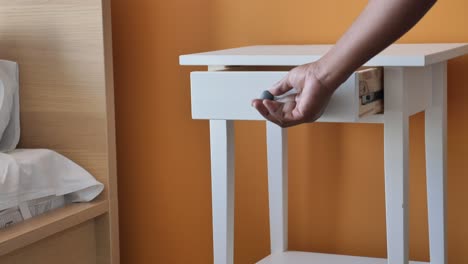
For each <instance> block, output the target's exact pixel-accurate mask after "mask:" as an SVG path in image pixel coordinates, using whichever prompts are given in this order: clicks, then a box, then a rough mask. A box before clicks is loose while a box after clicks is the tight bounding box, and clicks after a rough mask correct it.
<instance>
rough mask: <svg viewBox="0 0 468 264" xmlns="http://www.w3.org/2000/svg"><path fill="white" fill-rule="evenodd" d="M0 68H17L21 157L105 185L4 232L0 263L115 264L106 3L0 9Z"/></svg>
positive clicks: (55, 0) (42, 1)
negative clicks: (67, 165)
mask: <svg viewBox="0 0 468 264" xmlns="http://www.w3.org/2000/svg"><path fill="white" fill-rule="evenodd" d="M0 59H5V60H11V61H16V62H18V64H19V65H20V98H21V104H20V112H21V138H20V143H19V147H20V148H47V149H51V150H54V151H56V152H58V153H60V154H62V155H64V156H66V157H68V158H70V159H72V160H73V161H74V162H76V163H77V164H79V165H80V166H82V167H83V168H85V169H86V170H87V171H89V172H90V173H91V174H92V175H93V176H94V177H95V178H96V179H97V180H98V181H99V182H101V183H103V184H104V190H103V192H102V193H101V194H100V195H99V196H98V197H97V199H95V200H94V201H93V202H90V203H81V204H72V205H67V206H65V207H64V208H60V209H57V210H53V211H51V212H48V213H46V214H43V215H41V216H38V217H35V218H31V219H28V220H26V221H24V222H22V223H19V224H17V225H14V226H11V227H9V228H7V229H4V230H0V263H2V264H13V263H15V264H17V263H19V264H22V263H39V264H41V263H47V264H55V263H68V264H72V263H80V264H83V263H86V264H88V263H90V264H92V263H119V240H118V217H117V178H116V157H115V128H114V127H115V125H114V98H113V77H112V47H111V29H110V3H109V0H103V1H101V0H67V1H63V0H0Z"/></svg>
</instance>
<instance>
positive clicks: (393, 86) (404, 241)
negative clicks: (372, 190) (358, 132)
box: [384, 68, 409, 264]
mask: <svg viewBox="0 0 468 264" xmlns="http://www.w3.org/2000/svg"><path fill="white" fill-rule="evenodd" d="M404 73H405V69H404V68H386V69H385V115H384V148H385V149H384V158H385V203H386V220H387V221H386V222H387V223H386V224H387V255H388V264H407V263H408V123H409V119H408V114H407V110H406V109H407V105H406V98H405V97H406V96H405V95H406V89H405V85H404V84H405V81H404V77H405V75H404Z"/></svg>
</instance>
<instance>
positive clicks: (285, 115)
mask: <svg viewBox="0 0 468 264" xmlns="http://www.w3.org/2000/svg"><path fill="white" fill-rule="evenodd" d="M318 68H319V67H318V64H317V63H316V62H314V63H309V64H304V65H301V66H298V67H296V68H294V69H292V70H291V71H290V72H289V73H288V74H287V75H286V76H285V77H284V78H283V79H282V80H281V81H279V82H278V83H276V84H275V85H273V87H271V88H270V89H269V90H268V91H269V92H270V93H271V94H273V95H274V96H281V95H284V94H285V93H287V92H288V91H290V90H291V89H293V88H295V89H296V91H297V93H295V94H290V95H286V96H285V97H284V98H281V100H276V101H274V100H268V99H264V100H262V99H254V100H252V106H253V107H255V108H256V109H257V111H258V112H259V113H260V114H261V115H262V116H263V117H265V118H266V119H267V120H269V121H271V122H273V123H276V124H277V125H279V126H280V127H290V126H295V125H299V124H301V123H306V122H314V121H315V120H317V119H318V118H319V117H320V116H321V115H322V113H323V111H324V110H325V107H326V106H327V104H328V102H329V100H330V97H331V96H332V94H333V92H334V91H335V89H336V87H337V85H333V87H328V86H327V87H326V86H325V85H324V84H323V83H322V82H321V81H320V80H319V77H318V76H320V75H319V74H318V73H317V72H318ZM334 86H336V87H334Z"/></svg>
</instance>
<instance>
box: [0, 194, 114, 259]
mask: <svg viewBox="0 0 468 264" xmlns="http://www.w3.org/2000/svg"><path fill="white" fill-rule="evenodd" d="M108 208H109V202H108V201H106V200H104V201H94V202H90V203H78V204H71V205H67V206H65V207H63V208H60V209H57V210H54V211H51V212H48V213H45V214H43V215H40V216H38V217H34V218H31V219H28V220H26V221H24V222H21V223H19V224H16V225H14V226H11V227H9V228H6V229H4V230H0V256H2V255H5V254H8V253H10V252H12V251H14V250H16V249H20V248H23V247H25V246H27V245H30V244H32V243H34V242H37V241H39V240H42V239H44V238H46V237H49V236H51V235H54V234H56V233H58V232H61V231H63V230H65V229H68V228H70V227H73V226H76V225H79V224H81V223H83V222H85V221H88V220H90V219H93V218H95V217H97V216H99V215H102V214H104V213H106V212H107V211H108Z"/></svg>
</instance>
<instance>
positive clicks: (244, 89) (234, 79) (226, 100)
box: [191, 71, 382, 123]
mask: <svg viewBox="0 0 468 264" xmlns="http://www.w3.org/2000/svg"><path fill="white" fill-rule="evenodd" d="M286 74H287V72H283V71H272V72H250V71H248V72H242V71H241V72H231V71H227V72H224V71H223V72H192V74H191V87H192V94H191V96H192V117H193V118H194V119H226V120H264V118H263V117H262V116H261V115H260V114H259V113H258V112H257V111H256V110H255V109H254V108H253V107H252V106H251V100H252V99H254V98H258V97H259V96H260V94H261V92H262V91H263V90H266V89H268V88H269V87H270V86H272V85H273V84H274V83H275V82H277V81H278V80H280V79H281V78H283V77H284V76H285V75H286ZM358 114H359V98H358V80H357V77H356V74H353V75H352V76H351V77H350V78H349V79H348V80H347V81H346V82H345V83H343V84H342V85H341V87H340V88H338V90H337V91H336V92H335V94H334V95H333V96H332V98H331V100H330V102H329V104H328V106H327V108H326V110H325V112H324V113H323V115H322V117H321V118H319V119H318V120H317V122H370V123H374V122H381V121H382V119H381V118H374V117H371V118H367V117H366V118H362V119H358Z"/></svg>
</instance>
